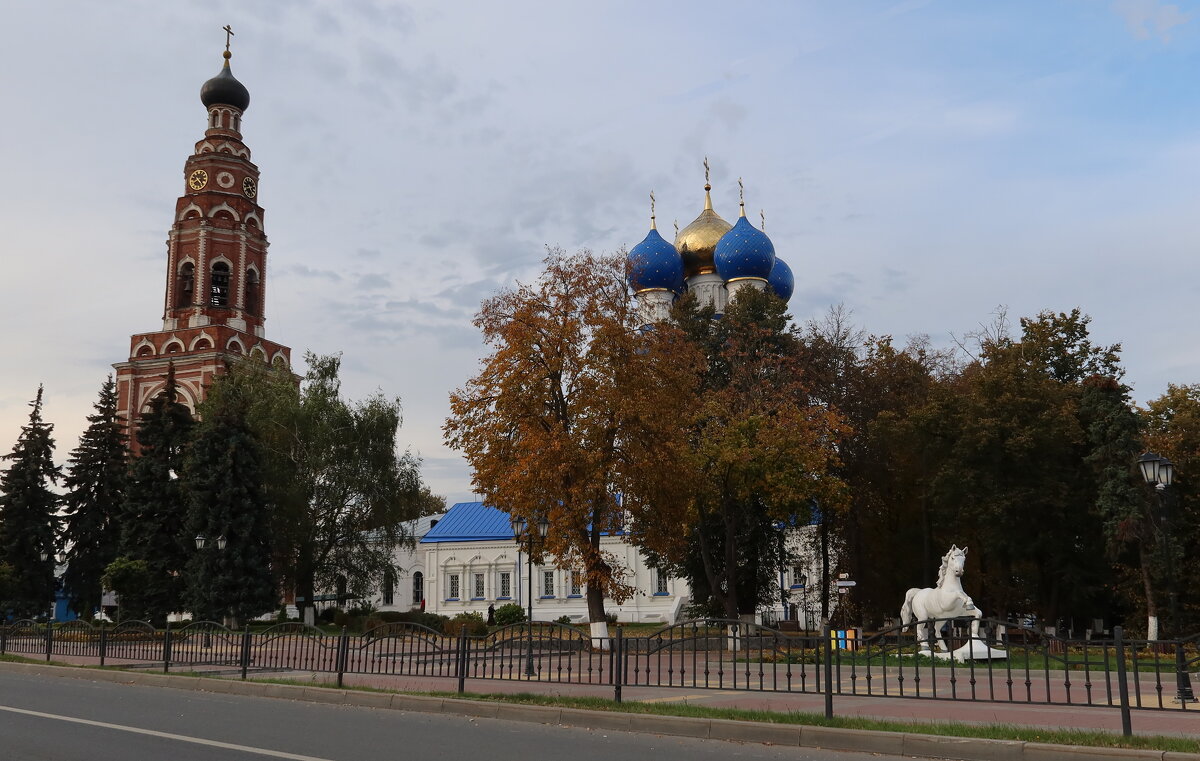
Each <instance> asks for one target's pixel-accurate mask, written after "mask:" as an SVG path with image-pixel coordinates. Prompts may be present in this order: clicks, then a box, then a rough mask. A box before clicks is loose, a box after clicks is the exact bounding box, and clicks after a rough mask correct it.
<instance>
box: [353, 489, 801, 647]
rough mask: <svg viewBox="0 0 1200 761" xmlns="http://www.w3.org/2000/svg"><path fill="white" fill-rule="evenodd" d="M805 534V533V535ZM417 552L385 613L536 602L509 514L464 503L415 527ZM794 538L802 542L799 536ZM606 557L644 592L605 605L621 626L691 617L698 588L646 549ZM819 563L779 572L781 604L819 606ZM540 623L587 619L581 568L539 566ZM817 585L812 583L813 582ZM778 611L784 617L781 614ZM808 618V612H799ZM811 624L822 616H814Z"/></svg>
mask: <svg viewBox="0 0 1200 761" xmlns="http://www.w3.org/2000/svg"><path fill="white" fill-rule="evenodd" d="M806 530H807V527H806V528H805V529H802V531H806ZM412 531H413V533H414V536H416V538H417V542H416V545H415V547H413V548H407V547H399V548H397V549H396V551H395V561H394V562H395V566H396V568H397V570H398V571H399V576H398V577H397V578H396V580H395V583H394V584H393V585H391V586H390V587H389V585H387V584H385V585H384V589H383V590H381V592H380V594H379V595H378V596H376V597H375V599H374V600H372V602H373V603H374V604H375V605H376V606H377V607H378V608H379V609H380V610H399V611H405V610H419V609H421V608H422V606H423V607H424V610H426V611H428V612H430V613H439V614H441V615H444V616H454V615H455V614H458V613H462V612H464V611H474V612H478V613H486V612H487V609H488V606H495V607H497V608H498V607H500V606H501V605H505V604H508V603H516V604H518V605H520V606H521V607H522V608H527V606H528V604H529V602H528V601H529V599H530V597H529V584H530V575H529V563H528V556H527V555H526V554H525V553H524V552H523V551H522V550H521V548H520V547H519V546H518V544H517V542H516V541H515V540H514V539H513V534H512V527H511V524H510V519H509V515H508V513H505V512H503V511H501V510H498V509H496V508H494V507H489V506H487V505H484V504H483V503H482V502H459V503H458V504H456V505H454V506H453V507H451V508H450V510H449V511H447V512H445V513H442V514H440V515H434V516H428V517H425V518H421V519H420V520H419V521H416V522H414V524H413V526H412ZM794 541H797V542H799V541H800V537H799V536H797V537H795V539H794ZM600 546H601V548H602V549H603V550H604V551H605V552H609V553H612V554H613V555H615V556H616V557H617V558H619V559H620V560H621V561H622V562H623V563H624V565H625V567H626V568H627V569H629V571H630V576H631V579H630V582H631V584H632V585H633V586H634V587H636V589H637V592H636V593H635V594H634V595H633V597H631V598H630V599H628V600H626V601H625V602H624V603H621V604H617V603H616V602H614V601H612V600H606V601H605V605H604V608H605V611H606V612H607V613H609V614H615V615H616V616H617V620H618V621H622V622H626V623H635V622H638V623H640V622H645V623H663V624H670V623H674V622H676V621H680V620H683V619H684V618H685V617H686V614H685V608H686V607H687V606H688V604H689V603H690V602H691V589H690V587H689V586H688V584H687V582H686V581H684V580H683V579H673V578H669V577H667V576H666V575H665V574H663V573H661V572H659V571H658V570H657V569H655V568H650V567H649V566H647V565H646V561H645V559H644V558H643V557H642V554H641V552H640V551H639V550H638V549H637V548H636V547H635V546H633V545H632V544H630V543H629V542H627V541H626V540H625V538H624V537H623V536H621V535H612V536H605V537H603V538H602V539H601V540H600ZM817 568H819V566H816V567H814V566H813V565H812V563H806V564H802V565H798V566H796V567H794V568H789V569H787V570H786V571H784V572H782V573H781V574H780V583H781V585H782V587H781V593H782V594H781V596H780V600H781V604H780V605H779V606H777V607H778V608H780V609H782V595H783V594H786V595H787V596H788V597H789V599H790V600H791V603H792V604H793V605H794V606H795V607H796V609H797V610H803V609H802V608H801V607H800V606H801V603H802V602H807V603H808V605H809V609H810V611H811V610H813V609H814V608H815V609H818V610H819V608H820V602H819V598H818V597H817V596H816V595H815V594H811V593H810V592H809V590H808V589H807V588H805V587H802V586H800V585H799V584H800V583H801V578H800V577H801V576H806V577H807V578H808V579H816V578H818V577H819V570H816V569H817ZM532 582H533V598H532V599H533V619H534V620H535V621H554V620H557V619H559V618H562V617H563V616H566V617H568V618H569V619H570V620H571V621H572V622H573V623H577V622H584V621H587V600H586V599H585V597H584V587H583V584H582V582H581V574H580V573H579V571H578V570H570V569H562V568H557V567H555V566H552V565H537V564H535V565H534V566H533V576H532ZM810 586H811V585H810ZM778 612H779V611H777V615H778ZM800 615H801V617H802V614H800ZM810 619H812V620H815V616H812V615H811V614H810Z"/></svg>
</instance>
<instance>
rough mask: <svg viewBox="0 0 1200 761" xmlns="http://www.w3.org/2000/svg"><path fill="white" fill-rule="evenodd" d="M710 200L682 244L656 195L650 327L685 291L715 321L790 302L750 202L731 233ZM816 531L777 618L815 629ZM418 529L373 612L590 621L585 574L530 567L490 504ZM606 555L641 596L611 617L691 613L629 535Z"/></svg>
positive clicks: (682, 595) (611, 542)
mask: <svg viewBox="0 0 1200 761" xmlns="http://www.w3.org/2000/svg"><path fill="white" fill-rule="evenodd" d="M706 170H707V162H706ZM706 175H707V171H706ZM740 184H741V182H740V180H739V185H740ZM711 191H712V186H711V184H710V183H709V181H708V177H707V176H706V178H705V185H704V208H703V209H702V210H701V212H700V215H699V216H698V217H697V218H696V219H695V220H694V221H693V222H692V223H691V224H689V225H688V226H687V227H685V228H684V229H683V230H681V231H679V232H678V234H677V235H676V237H675V242H674V243H673V244H672V243H669V242H667V241H666V240H665V239H664V238H663V237H662V235H660V234H659V232H658V229H657V225H656V223H655V214H654V206H653V204H654V196H653V195H651V212H650V231H649V232H648V233H647V235H646V237H645V238H644V239H643V240H642V241H641V242H640V243H638V244H637V245H636V246H634V247H633V248H632V249H630V251H629V254H628V264H629V273H630V275H629V286H630V288H631V289H632V290H633V292H634V293H635V295H636V298H637V301H638V312H639V317H640V319H641V321H642V322H643V323H644V324H646V325H650V324H653V323H655V322H658V321H661V320H666V319H668V318H669V316H670V310H671V306H672V305H673V304H674V302H675V300H676V299H678V298H679V297H680V296H681V295H682V294H683V293H684V292H685V291H691V292H694V293H696V294H697V296H698V298H699V299H700V302H701V304H703V305H706V306H712V307H713V308H714V311H715V312H716V313H717V314H718V315H720V314H722V313H723V312H724V311H725V308H726V306H727V305H728V304H729V303H730V302H731V300H733V299H735V298H737V294H738V293H739V292H741V291H742V290H743V289H747V288H752V289H757V290H763V289H767V288H770V289H771V291H772V292H773V293H774V294H775V295H776V296H778V297H779V298H781V299H783V300H784V301H785V302H786V301H787V300H788V299H790V298H791V295H792V291H793V289H794V278H793V275H792V271H791V268H790V267H788V265H787V264H786V263H785V262H784V261H783V260H782V259H780V258H778V257H777V256H776V255H775V247H774V244H773V243H772V242H771V239H770V238H768V237H767V235H766V233H765V232H763V231H762V230H760V229H758V228H755V227H754V226H753V225H751V224H750V222H749V220H748V219H747V218H746V208H745V206H746V205H745V199H744V197H743V199H742V202H741V204H740V207H741V211H740V215H739V217H738V221H737V223H736V224H733V225H730V224H729V223H728V222H726V221H725V220H724V219H722V218H721V217H720V216H719V215H718V214H717V213H716V211H715V210H714V209H713V204H712V194H711ZM812 531H813V527H812V526H800V527H797V528H796V529H795V530H792V531H789V532H788V533H789V536H788V537H787V539H786V541H787V542H788V543H789V546H790V547H791V548H792V550H793V552H794V554H795V555H796V556H797V557H800V558H802V561H801V562H800V563H799V564H797V565H795V566H792V567H789V568H781V569H779V595H778V596H777V598H776V599H777V600H778V601H779V603H778V606H777V607H776V608H775V609H774V610H773V611H771V614H770V616H769V617H770V618H775V619H778V618H781V617H786V616H788V615H790V616H792V617H793V618H794V619H795V620H800V621H804V622H806V625H813V624H814V623H815V621H816V617H815V615H814V611H815V610H820V607H821V603H820V598H819V597H818V596H817V595H816V594H810V592H809V589H808V580H809V579H817V578H820V570H819V568H820V567H819V561H818V560H817V559H816V558H815V557H814V556H813V553H811V552H809V551H807V550H808V545H809V544H810V542H809V537H810V536H811V533H812ZM412 532H413V535H414V537H415V539H416V546H415V548H412V549H409V548H403V547H400V548H397V549H396V551H395V553H394V556H393V557H394V562H395V566H396V568H397V570H398V571H399V576H398V577H393V578H392V579H390V580H389V581H388V582H386V583H385V584H384V586H383V588H382V589H381V590H380V592H379V594H378V595H376V596H375V598H374V599H373V600H372V601H371V604H372V605H373V606H375V607H378V608H380V609H382V610H399V611H404V610H412V609H421V610H426V611H429V612H433V613H440V614H442V615H447V616H453V615H455V614H458V613H463V612H477V613H483V612H484V611H486V610H487V609H488V608H489V607H499V606H500V605H504V604H508V603H516V604H519V605H521V606H522V607H527V608H530V609H531V610H532V613H533V619H534V620H537V621H554V620H563V621H570V622H572V623H580V622H585V621H587V605H586V602H585V600H584V594H583V592H584V589H583V582H582V581H581V574H580V572H579V570H578V569H563V568H556V567H554V566H552V565H546V564H535V565H531V564H529V563H528V556H527V555H524V553H523V552H522V543H521V542H518V541H517V540H516V539H515V538H514V535H513V534H514V531H513V528H512V527H511V526H510V518H509V516H508V514H507V513H504V512H503V511H501V510H498V509H496V508H494V507H490V506H488V505H485V504H483V503H481V502H460V503H458V504H456V505H454V506H453V507H451V508H450V510H449V511H448V512H447V513H445V514H443V515H438V516H432V517H430V518H425V519H422V520H421V521H417V522H414V523H413V525H412ZM601 548H602V549H603V551H604V552H606V553H608V554H609V555H611V556H612V557H613V558H615V559H616V560H617V561H618V562H619V563H620V564H621V565H622V566H623V567H624V568H625V569H626V571H627V576H626V580H627V582H628V583H630V584H631V585H632V586H633V587H635V588H636V589H637V592H635V594H634V595H633V596H632V597H631V598H629V599H628V600H625V601H623V602H621V603H617V602H616V601H614V600H606V601H605V610H606V611H607V612H608V613H609V615H612V616H615V617H616V619H617V620H618V621H622V622H632V623H663V624H670V623H675V622H677V621H680V620H683V619H685V618H687V617H689V616H690V610H689V606H690V604H691V603H692V598H691V589H690V588H689V586H688V584H687V582H686V581H685V580H683V579H675V578H671V577H669V576H667V575H666V574H664V573H662V572H661V571H659V570H658V569H656V568H651V567H650V566H648V565H647V563H646V560H645V558H644V557H643V556H642V553H641V552H640V551H639V550H638V548H637V547H635V546H634V545H632V544H631V543H629V542H628V541H626V539H625V537H624V536H623V535H622V534H621V533H620V532H615V533H613V534H606V535H605V536H603V537H602V538H601ZM785 606H786V608H787V609H786V611H785Z"/></svg>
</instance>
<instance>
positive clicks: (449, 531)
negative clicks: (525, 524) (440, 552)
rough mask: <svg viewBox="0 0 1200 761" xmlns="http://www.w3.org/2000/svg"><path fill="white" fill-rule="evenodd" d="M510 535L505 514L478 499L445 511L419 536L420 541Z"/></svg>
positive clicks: (475, 538)
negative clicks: (423, 534)
mask: <svg viewBox="0 0 1200 761" xmlns="http://www.w3.org/2000/svg"><path fill="white" fill-rule="evenodd" d="M512 538H513V533H512V523H511V521H510V519H509V517H508V513H506V512H504V511H503V510H497V509H496V508H494V507H490V506H488V505H485V504H483V503H482V502H459V503H457V504H455V505H453V506H452V507H451V508H450V509H449V510H448V511H447V512H446V514H445V515H444V516H443V517H442V519H441V520H439V521H438V522H437V525H436V526H434V527H433V528H431V529H429V531H428V532H427V533H426V534H425V536H423V537H422V538H421V543H422V544H424V543H426V542H471V541H476V542H477V541H481V540H492V541H496V540H504V539H507V540H508V541H512Z"/></svg>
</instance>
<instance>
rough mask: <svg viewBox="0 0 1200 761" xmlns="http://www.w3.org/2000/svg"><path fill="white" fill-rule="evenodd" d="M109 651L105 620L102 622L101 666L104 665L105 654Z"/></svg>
mask: <svg viewBox="0 0 1200 761" xmlns="http://www.w3.org/2000/svg"><path fill="white" fill-rule="evenodd" d="M107 651H108V629H105V628H104V622H103V621H101V622H100V666H101V667H103V666H104V656H105V654H106V653H107Z"/></svg>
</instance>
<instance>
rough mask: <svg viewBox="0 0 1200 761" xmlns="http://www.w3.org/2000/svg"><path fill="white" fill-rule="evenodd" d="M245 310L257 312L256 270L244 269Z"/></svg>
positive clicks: (251, 312)
mask: <svg viewBox="0 0 1200 761" xmlns="http://www.w3.org/2000/svg"><path fill="white" fill-rule="evenodd" d="M246 311H247V312H249V313H250V314H255V315H256V314H258V270H246Z"/></svg>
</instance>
